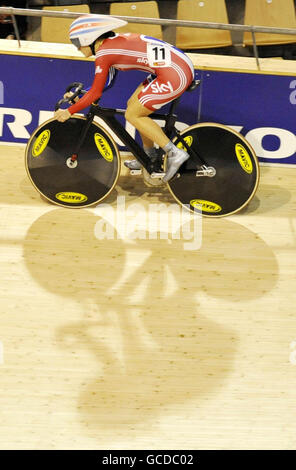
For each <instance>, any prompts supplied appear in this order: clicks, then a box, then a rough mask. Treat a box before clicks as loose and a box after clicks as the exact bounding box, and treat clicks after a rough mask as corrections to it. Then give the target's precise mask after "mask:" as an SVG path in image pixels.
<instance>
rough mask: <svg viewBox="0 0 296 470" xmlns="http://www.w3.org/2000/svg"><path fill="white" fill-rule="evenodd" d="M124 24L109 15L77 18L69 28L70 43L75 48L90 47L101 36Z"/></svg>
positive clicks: (122, 21)
mask: <svg viewBox="0 0 296 470" xmlns="http://www.w3.org/2000/svg"><path fill="white" fill-rule="evenodd" d="M126 24H127V22H126V21H124V20H120V19H118V18H113V17H112V16H109V15H83V16H79V17H78V18H76V20H74V21H73V23H72V24H71V26H70V30H69V34H70V41H71V42H72V43H73V44H74V46H76V47H77V48H79V47H84V46H90V45H91V44H93V43H94V42H95V40H96V39H98V37H100V36H101V35H102V34H104V33H107V32H108V31H112V30H113V29H116V28H120V27H121V26H124V25H126Z"/></svg>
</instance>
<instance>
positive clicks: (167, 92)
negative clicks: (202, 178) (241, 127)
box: [55, 15, 194, 183]
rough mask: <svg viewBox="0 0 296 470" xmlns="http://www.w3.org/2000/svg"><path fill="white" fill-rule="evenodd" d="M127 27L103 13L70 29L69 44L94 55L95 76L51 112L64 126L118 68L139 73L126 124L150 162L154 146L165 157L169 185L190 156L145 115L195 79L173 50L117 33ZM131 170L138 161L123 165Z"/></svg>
mask: <svg viewBox="0 0 296 470" xmlns="http://www.w3.org/2000/svg"><path fill="white" fill-rule="evenodd" d="M126 24H127V23H126V22H125V21H123V20H121V19H118V18H113V17H111V16H104V15H83V16H80V17H79V18H77V19H76V20H75V21H73V23H72V24H71V26H70V40H71V42H72V43H73V44H74V45H75V46H76V47H77V49H78V50H79V51H81V52H82V54H83V55H84V56H85V57H91V56H95V57H96V60H95V77H94V81H93V84H92V86H91V88H90V89H89V90H88V92H87V93H86V94H85V95H84V96H83V97H82V98H80V99H79V100H78V101H77V102H76V103H74V104H73V105H72V106H70V107H69V108H68V109H64V110H61V109H59V110H58V111H56V112H55V118H56V119H57V120H58V121H60V122H64V121H66V120H67V119H69V118H70V117H71V115H72V114H74V113H79V112H80V111H81V110H83V109H84V108H87V107H88V106H90V105H91V104H92V103H93V102H94V101H96V100H97V99H99V98H100V96H101V95H102V92H103V90H104V86H105V83H106V81H107V80H108V77H109V79H110V76H112V75H113V72H116V70H121V71H127V70H142V71H143V72H146V73H148V76H147V78H146V79H145V80H144V81H143V83H141V84H140V85H139V86H138V88H137V89H136V90H135V91H134V93H133V94H132V96H131V97H130V98H129V100H128V102H127V109H126V113H125V118H126V120H127V121H128V122H129V123H131V124H132V125H133V126H134V127H135V128H136V129H137V130H138V131H139V133H140V136H141V138H142V142H143V147H144V150H145V152H146V154H147V155H148V156H149V157H150V158H157V149H156V148H155V147H154V143H155V144H157V145H158V146H159V147H160V148H162V149H163V150H164V152H165V153H166V154H167V157H168V158H167V163H166V173H165V176H164V177H163V180H162V181H163V182H165V183H166V182H167V181H169V180H170V179H171V178H172V177H173V176H174V175H175V173H176V172H177V171H178V169H179V168H180V166H181V165H182V164H183V163H184V162H185V161H186V160H187V159H188V158H189V155H188V153H187V152H185V151H184V150H182V149H179V148H177V147H176V146H175V145H174V144H173V143H172V142H171V141H170V140H169V139H168V137H167V136H166V135H165V134H164V132H163V131H162V129H161V127H160V126H159V125H158V124H157V123H156V122H154V121H153V120H152V119H151V118H149V115H150V114H151V113H153V112H154V111H155V110H157V109H159V108H161V107H162V106H163V105H165V104H167V103H169V102H170V101H172V100H174V99H175V98H177V97H178V96H180V95H181V94H182V93H184V92H185V91H186V90H187V88H188V87H189V86H190V85H191V83H192V81H193V80H194V69H193V65H192V62H191V61H190V59H189V57H187V56H186V54H185V53H184V52H182V51H180V50H179V49H177V48H176V47H174V46H172V45H170V44H168V43H166V42H164V41H161V40H159V39H155V38H152V37H149V36H145V35H140V34H131V33H126V34H117V33H114V32H113V29H117V28H119V27H121V26H124V25H126ZM125 165H126V166H127V167H128V168H129V169H133V170H137V169H141V165H140V163H139V162H138V161H137V160H129V161H126V162H125Z"/></svg>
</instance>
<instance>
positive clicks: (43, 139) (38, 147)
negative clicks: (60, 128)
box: [32, 129, 50, 157]
mask: <svg viewBox="0 0 296 470" xmlns="http://www.w3.org/2000/svg"><path fill="white" fill-rule="evenodd" d="M49 139H50V130H49V129H46V130H45V131H43V132H41V134H40V135H39V136H38V137H37V139H36V141H35V144H34V146H33V150H32V155H33V157H39V155H41V154H42V152H43V151H44V150H45V148H46V146H47V144H48V142H49Z"/></svg>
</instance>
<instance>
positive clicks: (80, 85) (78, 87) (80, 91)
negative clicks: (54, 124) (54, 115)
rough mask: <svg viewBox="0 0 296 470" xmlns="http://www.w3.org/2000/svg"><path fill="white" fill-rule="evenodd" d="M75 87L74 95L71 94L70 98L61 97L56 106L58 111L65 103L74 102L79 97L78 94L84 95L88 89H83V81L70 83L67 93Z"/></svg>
mask: <svg viewBox="0 0 296 470" xmlns="http://www.w3.org/2000/svg"><path fill="white" fill-rule="evenodd" d="M73 88H75V90H74V92H73V95H71V96H70V97H69V98H62V99H60V100H59V101H58V102H57V103H56V105H55V107H54V110H55V111H57V110H58V109H59V108H60V107H61V106H62V104H64V103H68V104H69V103H71V104H74V100H75V98H77V96H79V95H84V94H85V93H86V91H85V90H83V83H80V82H73V83H70V85H68V86H67V88H66V91H65V93H69V91H71V90H72V89H73Z"/></svg>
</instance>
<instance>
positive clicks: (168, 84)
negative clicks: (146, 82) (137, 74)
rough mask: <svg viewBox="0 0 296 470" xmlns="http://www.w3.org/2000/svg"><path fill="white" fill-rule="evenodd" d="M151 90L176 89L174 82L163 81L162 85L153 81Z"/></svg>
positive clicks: (158, 91) (154, 91)
mask: <svg viewBox="0 0 296 470" xmlns="http://www.w3.org/2000/svg"><path fill="white" fill-rule="evenodd" d="M151 91H152V93H157V94H159V93H168V92H171V93H172V92H173V91H174V89H173V87H172V84H171V82H166V83H162V84H161V85H160V84H159V83H157V82H156V83H152V84H151Z"/></svg>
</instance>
